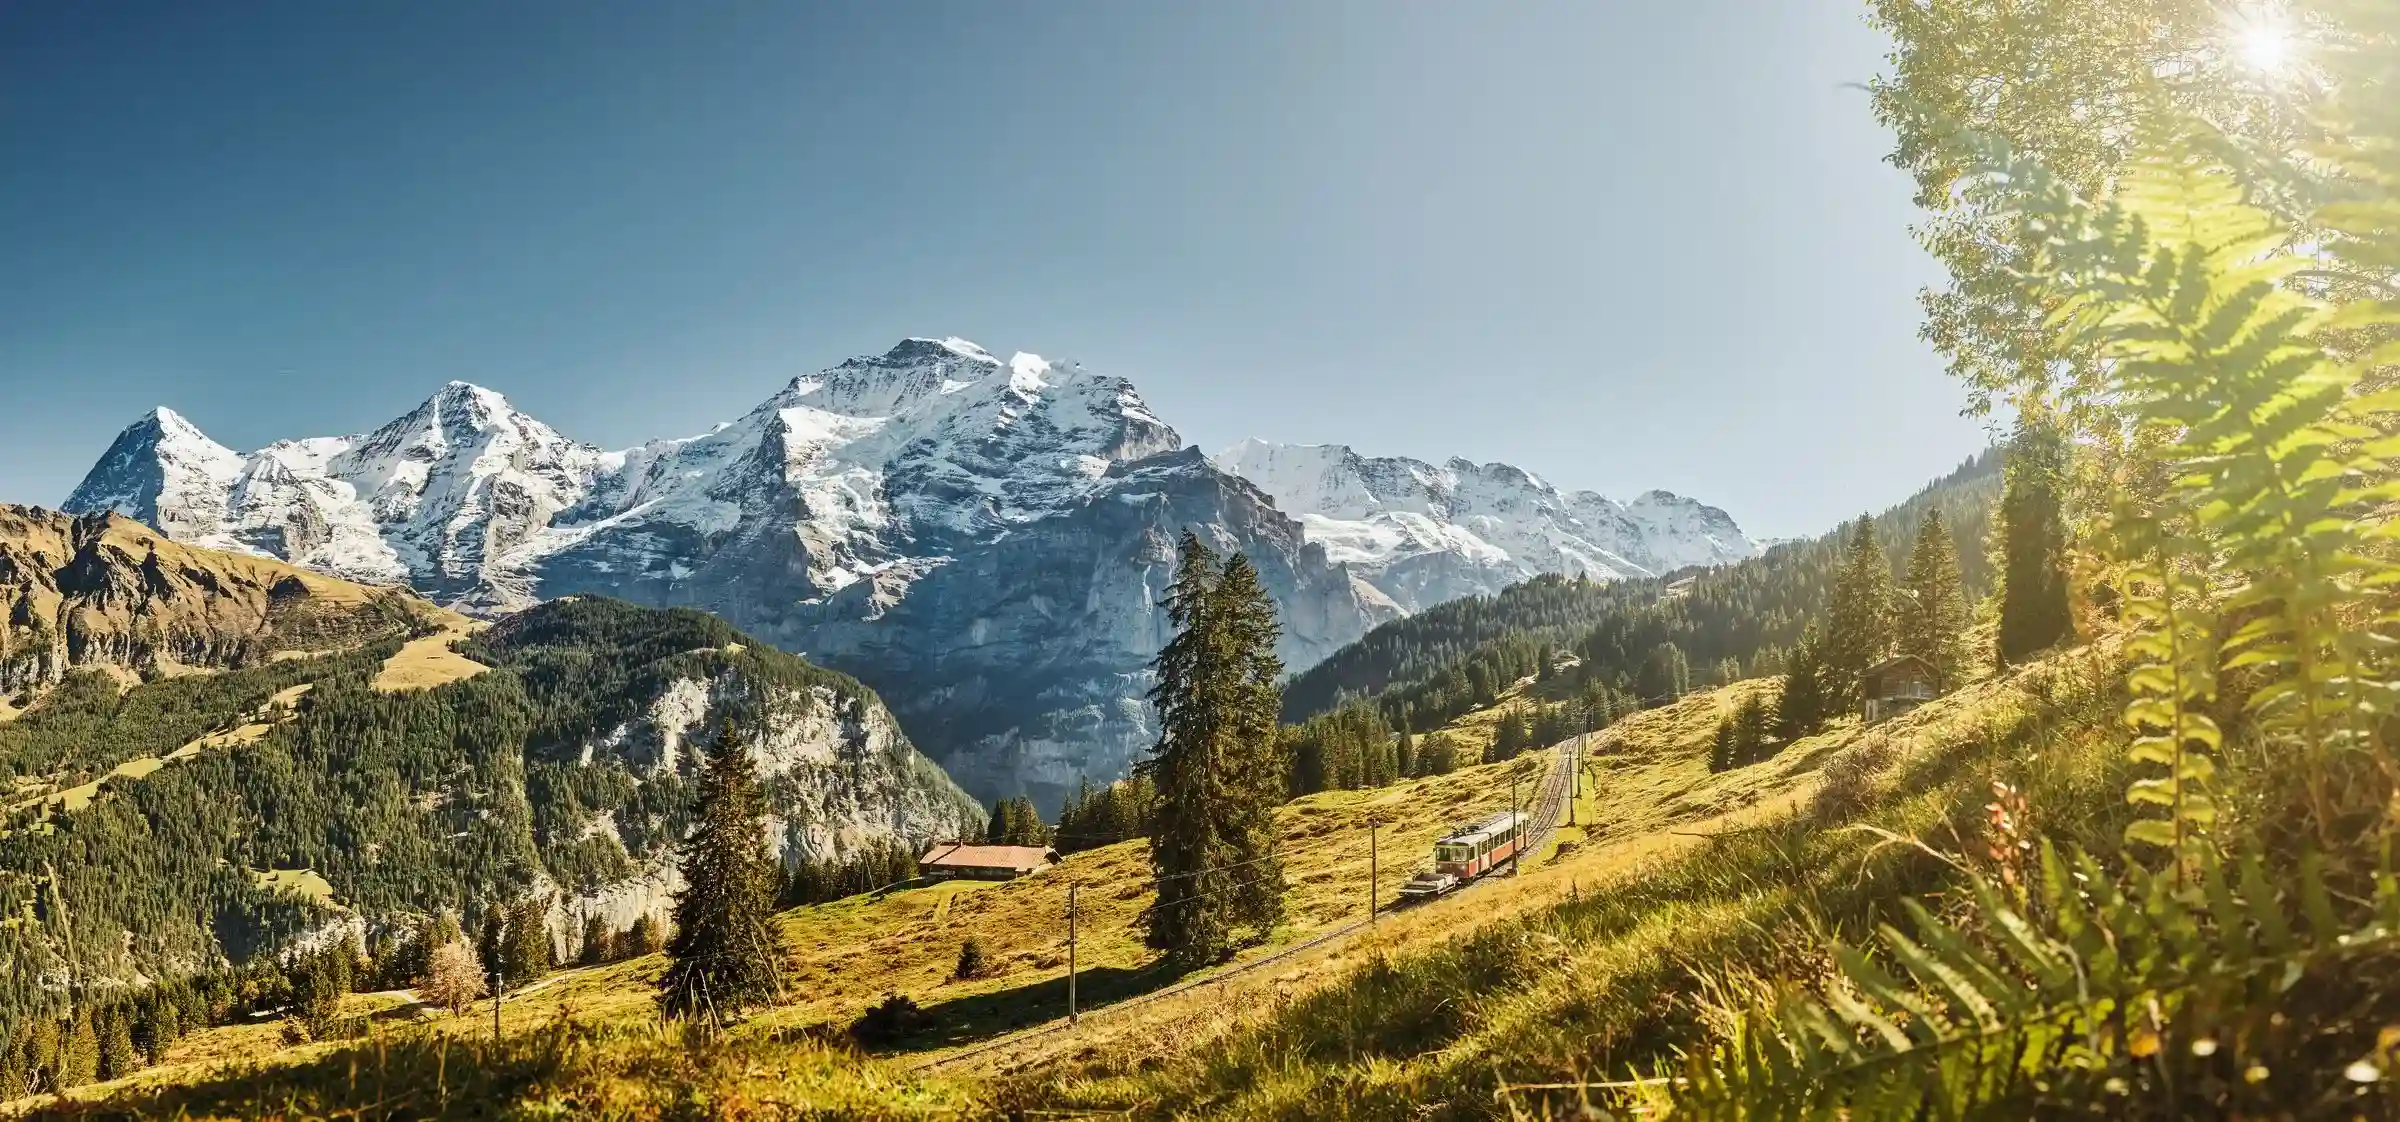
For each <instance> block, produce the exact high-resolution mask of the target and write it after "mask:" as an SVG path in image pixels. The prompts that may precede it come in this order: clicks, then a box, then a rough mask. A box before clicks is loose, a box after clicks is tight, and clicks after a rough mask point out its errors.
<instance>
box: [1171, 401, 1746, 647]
mask: <svg viewBox="0 0 2400 1122" xmlns="http://www.w3.org/2000/svg"><path fill="white" fill-rule="evenodd" d="M1213 462H1214V463H1215V464H1216V465H1217V466H1218V467H1220V468H1222V469H1224V470H1226V471H1229V472H1232V473H1234V474H1236V475H1240V476H1242V477H1243V478H1245V479H1248V480H1250V481H1252V482H1254V483H1256V484H1258V485H1259V487H1260V488H1261V489H1263V490H1265V491H1266V492H1267V493H1268V494H1269V495H1272V496H1274V498H1275V505H1276V507H1277V508H1278V509H1280V510H1282V511H1284V512H1285V513H1287V514H1292V515H1295V516H1297V517H1298V518H1299V519H1300V522H1301V525H1302V526H1303V527H1305V528H1306V532H1307V535H1308V540H1310V541H1312V542H1316V543H1318V544H1320V545H1323V546H1324V547H1325V549H1326V553H1327V556H1329V557H1331V558H1332V559H1333V560H1335V561H1341V562H1347V563H1349V564H1350V565H1352V566H1353V567H1354V568H1356V569H1357V570H1358V571H1359V572H1360V573H1361V574H1362V575H1364V576H1365V577H1366V578H1367V579H1368V580H1369V581H1370V582H1372V583H1373V584H1374V585H1375V587H1376V588H1377V589H1379V590H1381V591H1382V592H1383V593H1384V595H1386V596H1389V597H1391V598H1392V600H1393V601H1394V602H1396V603H1398V604H1399V605H1400V606H1401V607H1403V608H1405V609H1407V610H1409V611H1412V612H1415V611H1423V610H1425V609H1427V608H1430V607H1432V606H1434V605H1436V604H1440V603H1444V602H1446V601H1450V600H1456V599H1459V598H1460V597H1465V596H1488V595H1491V594H1494V593H1497V592H1499V591H1500V590H1501V589H1503V588H1506V587H1508V586H1509V585H1512V584H1515V583H1517V582H1519V581H1522V580H1525V579H1527V578H1530V577H1533V576H1535V575H1538V574H1541V573H1558V574H1562V575H1565V576H1571V577H1590V578H1592V579H1594V580H1600V581H1609V580H1622V579H1628V578H1635V577H1647V576H1657V575H1660V574H1663V573H1667V572H1670V571H1673V570H1676V569H1681V568H1686V567H1689V566H1694V565H1721V564H1725V563H1727V562H1731V561H1738V560H1741V559H1742V558H1745V557H1749V556H1752V555H1753V554H1754V553H1755V552H1756V549H1755V548H1754V547H1753V546H1752V544H1751V542H1750V540H1749V539H1748V538H1745V537H1743V536H1742V532H1741V528H1740V527H1738V526H1736V525H1734V522H1733V518H1732V517H1731V516H1730V515H1727V514H1726V513H1725V512H1724V511H1722V510H1718V509H1717V508H1715V507H1712V506H1705V505H1703V504H1701V503H1697V502H1694V501H1692V500H1690V499H1687V498H1684V497H1682V496H1680V495H1675V494H1671V493H1669V492H1666V491H1651V492H1648V493H1646V494H1644V495H1642V496H1641V497H1640V498H1637V499H1635V500H1634V501H1633V502H1631V503H1627V504H1619V503H1617V502H1614V501H1612V500H1609V499H1607V498H1603V497H1602V496H1600V495H1597V494H1594V493H1592V492H1589V491H1572V492H1569V491H1561V490H1559V489H1558V488H1556V487H1554V486H1552V485H1550V484H1549V483H1546V482H1544V481H1542V480H1541V479H1539V478H1537V477H1535V476H1533V475H1530V474H1527V473H1526V472H1524V471H1521V470H1518V469H1517V468H1514V467H1511V466H1509V465H1507V464H1478V463H1473V462H1470V461H1467V460H1460V459H1453V460H1451V461H1450V462H1448V463H1446V464H1444V465H1442V466H1440V467H1435V466H1433V465H1432V464H1428V463H1425V462H1424V461H1422V460H1412V459H1408V458H1405V457H1368V456H1361V455H1359V454H1358V453H1356V452H1353V451H1351V450H1350V449H1349V448H1348V447H1345V446H1343V445H1339V444H1313V445H1312V444H1270V443H1268V442H1266V441H1262V440H1245V441H1243V442H1241V443H1240V444H1236V445H1234V446H1233V447H1231V448H1228V449H1226V450H1225V451H1223V452H1220V453H1218V454H1217V455H1216V456H1215V457H1214V460H1213Z"/></svg>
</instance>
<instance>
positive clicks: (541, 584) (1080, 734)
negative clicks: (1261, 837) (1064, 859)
mask: <svg viewBox="0 0 2400 1122" xmlns="http://www.w3.org/2000/svg"><path fill="white" fill-rule="evenodd" d="M68 507H69V509H71V510H76V511H85V512H97V511H105V510H114V511H117V512H119V513H123V514H127V515H129V516H132V517H137V518H141V519H144V520H146V521H149V522H151V523H152V524H154V525H157V526H159V527H161V528H162V529H163V530H164V531H165V532H166V533H167V534H168V535H169V536H171V537H174V538H176V539H178V540H182V541H188V542H191V543H193V544H199V545H205V546H208V547H211V548H218V549H224V550H229V551H240V552H247V553H251V554H255V555H259V556H266V557H274V558H278V559H282V560H286V561H289V562H291V563H293V564H297V565H301V566H305V567H308V568H312V569H316V570H318V571H321V572H325V573H330V574H335V575H340V576H345V577H350V578H354V579H362V580H377V581H405V582H406V583H408V584H410V585H412V586H414V587H416V588H417V589H420V590H422V591H424V592H425V593H427V594H428V595H430V596H432V597H434V598H435V599H437V600H438V601H440V602H442V603H444V604H446V605H449V606H451V607H455V608H458V609H461V610H465V611H469V612H474V613H478V614H484V615H497V614H501V613H505V612H508V611H512V610H516V609H520V608H523V607H526V606H528V605H531V604H534V603H536V602H539V601H541V600H545V599H550V598H554V597H559V596H566V595H575V594H592V593H596V594H603V595H608V596H613V597H618V598H621V599H624V600H627V601H631V602H633V603H637V604H643V605H651V606H671V607H672V606H681V607H694V608H701V609H704V610H707V611H710V612H713V613H715V614H717V615H719V616H721V617H723V618H724V619H726V620H728V621H730V622H732V623H733V624H735V625H736V626H738V627H740V628H742V629H743V630H745V631H747V632H749V633H751V634H753V635H756V636H758V637H760V638H762V639H766V640H768V641H771V642H773V643H775V644H777V645H780V646H783V647H785V648H787V649H790V650H794V651H800V652H803V653H805V654H806V655H807V656H808V657H809V658H811V659H814V660H816V661H818V662H821V663H823V664H825V665H828V666H832V667H836V668H838V669H842V670H845V671H848V672H851V673H854V674H856V675H857V676H859V677H860V678H862V679H864V680H865V681H866V682H867V683H868V684H870V685H872V686H874V687H875V688H876V689H878V690H880V691H882V693H883V694H884V695H885V696H887V697H889V698H891V699H892V701H893V703H894V704H895V705H896V706H897V707H898V708H899V711H900V716H901V718H902V719H903V720H904V721H905V722H906V723H907V725H908V727H909V728H910V730H911V731H912V732H913V734H914V735H915V737H916V738H917V741H918V742H919V743H920V744H922V745H924V746H925V748H926V749H927V751H929V752H930V753H932V754H933V755H934V756H935V757H936V758H937V759H939V760H940V761H941V762H942V763H943V764H944V766H945V767H947V768H948V769H949V771H950V772H951V774H953V775H955V776H957V777H958V779H959V780H960V781H961V782H962V783H964V784H965V785H966V786H967V787H968V789H970V790H973V791H975V792H977V793H978V794H980V795H983V796H985V797H991V796H995V795H1000V794H1005V793H1013V792H1019V791H1024V792H1029V793H1032V794H1035V795H1036V796H1037V797H1039V798H1042V799H1043V800H1045V801H1047V802H1053V803H1054V802H1056V801H1057V800H1058V799H1061V798H1063V797H1064V793H1065V792H1066V791H1067V790H1069V789H1070V788H1071V787H1072V786H1073V785H1074V783H1075V782H1076V781H1077V779H1079V778H1080V777H1083V776H1086V775H1089V776H1092V777H1094V778H1109V777H1114V776H1116V775H1119V774H1122V773H1123V772H1124V770H1125V769H1126V768H1127V766H1128V765H1129V764H1130V762H1131V761H1132V760H1133V758H1134V757H1135V756H1136V755H1137V754H1139V753H1140V752H1142V751H1143V750H1145V749H1146V748H1147V747H1148V746H1149V745H1150V743H1151V741H1152V740H1153V738H1154V735H1155V729H1154V727H1153V722H1152V717H1151V714H1150V709H1149V704H1148V702H1147V700H1146V699H1145V696H1144V695H1145V691H1146V690H1147V689H1148V686H1149V681H1148V677H1147V673H1148V671H1147V665H1148V662H1149V660H1150V658H1151V656H1152V655H1154V654H1155V653H1156V651H1157V650H1158V648H1159V646H1160V645H1161V644H1162V643H1163V642H1164V640H1165V638H1166V634H1167V630H1168V629H1167V624H1166V621H1165V618H1164V616H1163V614H1162V612H1161V611H1160V609H1159V606H1158V602H1159V600H1160V598H1161V596H1162V594H1163V592H1164V589H1165V586H1166V583H1167V579H1168V577H1169V575H1170V572H1169V570H1170V569H1171V567H1172V557H1173V546H1174V541H1175V539H1176V537H1177V536H1178V535H1179V534H1181V533H1182V532H1183V531H1184V530H1185V529H1187V528H1189V529H1195V530H1197V531H1199V532H1200V533H1201V534H1202V535H1203V536H1204V537H1205V538H1207V539H1209V541H1210V542H1211V544H1212V545H1214V546H1215V547H1217V548H1218V549H1220V550H1234V549H1238V550H1241V551H1242V552H1244V553H1245V554H1247V555H1248V556H1249V557H1250V559H1251V560H1252V561H1254V562H1256V563H1257V565H1258V567H1259V569H1260V571H1261V573H1262V575H1263V576H1264V577H1265V580H1266V583H1267V586H1268V589H1269V591H1270V592H1271V593H1272V595H1273V596H1274V597H1275V599H1276V601H1277V604H1278V605H1279V607H1280V608H1281V610H1282V614H1283V621H1284V633H1283V641H1282V644H1281V646H1280V648H1279V653H1280V654H1281V655H1282V657H1283V658H1284V660H1285V662H1286V663H1287V664H1288V665H1290V666H1292V667H1295V668H1297V667H1303V666H1306V665H1308V664H1310V663H1313V662H1315V661H1316V660H1317V659H1319V658H1322V657H1323V656H1324V655H1326V654H1327V653H1329V652H1331V651H1333V650H1335V649H1337V648H1339V647H1340V646H1341V645H1343V644H1344V643H1347V642H1349V641H1351V640H1352V639H1355V638H1357V637H1358V636H1360V635H1361V634H1364V633H1365V632H1366V630H1367V629H1368V628H1369V627H1372V626H1373V625H1374V624H1376V623H1377V622H1380V621H1382V620H1385V619H1389V618H1393V617H1395V616H1397V615H1398V614H1399V609H1398V607H1397V606H1396V605H1394V604H1393V603H1392V602H1391V601H1390V599H1389V598H1388V597H1386V596H1384V595H1383V594H1382V593H1381V592H1379V591H1378V590H1377V589H1376V588H1375V587H1374V586H1372V585H1371V584H1368V583H1367V582H1365V581H1363V580H1359V579H1356V578H1355V577H1354V576H1353V574H1352V573H1351V572H1349V571H1348V569H1347V568H1345V567H1344V566H1341V565H1338V564H1335V563H1333V562H1331V561H1330V560H1328V558H1327V557H1326V554H1325V551H1324V550H1323V549H1322V548H1321V547H1319V546H1317V545H1315V544H1313V543H1311V542H1309V541H1308V540H1307V538H1306V536H1305V534H1304V533H1303V531H1302V528H1301V526H1300V524H1299V523H1298V522H1296V521H1294V520H1293V519H1291V518H1289V517H1287V516H1286V515H1284V514H1282V513H1281V512H1279V511H1278V510H1276V509H1275V507H1274V505H1273V503H1272V502H1271V501H1270V500H1269V499H1268V498H1267V496H1266V495H1265V494H1263V493H1261V492H1260V491H1259V489H1258V488H1257V487H1255V486H1253V485H1252V484H1250V483H1249V482H1248V481H1246V480H1244V479H1242V478H1240V477H1239V476H1236V475H1233V474H1230V473H1227V472H1225V471H1223V470H1220V469H1219V468H1217V467H1216V466H1215V465H1213V464H1211V463H1210V462H1209V461H1208V459H1207V458H1206V457H1205V456H1203V455H1201V454H1200V453H1198V452H1197V451H1196V450H1192V449H1188V448H1185V447H1184V444H1183V440H1182V438H1181V437H1180V436H1178V435H1177V434H1176V433H1175V431H1174V430H1173V429H1172V428H1169V427H1168V426H1167V425H1166V424H1165V423H1164V422H1163V421H1161V420H1159V419H1158V418H1157V417H1156V416H1155V415H1153V414H1152V413H1151V412H1150V410H1149V408H1148V407H1147V406H1146V405H1145V404H1144V402H1143V401H1142V399H1141V397H1140V395H1139V394H1138V393H1137V392H1136V391H1135V389H1134V387H1133V385H1132V384H1131V383H1130V382H1128V381H1126V380H1125V379H1122V378H1116V377H1109V376H1105V375H1100V374H1096V373H1092V372H1089V371H1086V370H1084V369H1082V368H1081V367H1079V366H1074V365H1071V364H1063V363H1053V362H1049V361H1046V360H1044V359H1041V358H1039V357H1037V356H1033V355H1026V354H1019V355H1016V356H1014V357H1013V358H1010V359H1008V360H1005V361H1004V360H1002V359H1000V358H997V357H995V356H993V355H992V354H990V353H987V352H985V351H984V350H982V349H981V348H979V347H976V346H975V345H974V344H972V343H968V342H965V341H963V340H957V339H944V340H933V339H911V340H907V341H905V342H902V343H901V344H899V345H898V346H896V347H893V348H892V349H891V350H890V351H888V352H886V353H884V354H882V355H876V356H870V357H862V358H857V359H852V360H850V361H848V362H844V363H842V364H840V365H838V366H835V367H832V368H830V369H827V370H823V371H820V372H818V373H815V374H809V375H804V376H802V377H799V378H795V379H793V380H792V381H791V383H789V384H788V385H786V386H785V387H783V388H782V389H781V390H779V391H778V392H777V393H775V394H774V395H773V396H772V397H770V398H768V399H767V400H766V401H764V402H762V403H760V404H759V405H758V406H757V407H756V408H754V409H752V410H751V411H750V412H748V413H747V414H745V415H743V416H742V417H741V418H739V419H737V420H735V421H733V422H731V423H729V424H725V425H722V426H719V427H718V428H716V429H715V430H713V431H711V432H709V433H707V434H704V435H701V436H697V437H693V438H689V439H683V440H663V441H654V442H651V443H649V444H645V445H642V446H640V447H638V448H631V449H625V450H621V451H604V450H602V449H599V448H597V447H594V446H591V445H588V444H584V443H581V442H577V441H574V440H571V439H568V438H566V437H563V436H561V435H559V434H558V433H557V432H555V431H554V430H552V429H551V428H549V427H548V426H546V425H544V424H542V423H541V422H539V421H536V420H534V419H532V418H530V417H527V416H526V415H524V414H522V413H519V412H517V411H516V410H515V409H513V408H512V407H510V406H509V404H508V402H507V401H506V400H505V399H503V398H502V397H501V396H500V395H498V394H496V393H493V392H491V391H489V390H486V389H482V388H480V387H476V386H472V385H468V384H466V383H463V382H453V383H451V384H449V385H447V386H445V387H443V388H442V389H441V391H440V392H438V393H436V394H435V395H434V396H433V397H432V398H431V399H429V400H428V401H426V402H425V403H424V404H423V405H422V406H419V407H418V408H417V409H415V410H413V411H411V412H410V413H409V414H408V415H407V416H405V417H402V418H400V419H398V420H396V421H393V422H392V423H391V424H388V425H385V426H384V427H383V428H381V429H378V430H376V431H375V432H373V433H368V434H365V435H361V436H349V437H328V438H312V439H305V440H290V441H283V442H280V443H277V444H273V445H269V446H268V447H266V448H263V449H260V450H258V451H256V452H252V453H248V454H246V455H245V454H240V453H235V452H232V451H230V450H228V449H225V448H223V447H222V446H220V445H217V444H216V443H215V442H213V441H211V440H209V439H208V438H207V437H206V436H205V435H204V434H202V433H200V431H199V430H198V429H197V428H194V427H193V426H192V425H191V424H189V423H188V422H186V421H184V420H183V419H182V418H181V417H179V416H177V415H176V414H174V413H173V412H171V411H169V410H165V409H161V410H158V411H156V412H154V413H152V414H151V415H149V416H147V417H145V418H143V419H142V420H141V421H139V422H137V423H136V424H134V425H133V426H132V427H130V428H128V429H127V430H125V432H124V433H123V434H122V435H120V436H119V437H118V439H117V441H116V443H115V444H114V445H113V446H112V447H111V448H110V449H109V450H108V452H107V454H106V455H104V456H103V457H102V458H101V461H100V463H99V464H98V465H97V466H95V467H94V468H93V470H92V472H91V474H90V475H89V477H87V478H86V479H85V480H84V482H83V483H82V485H81V486H79V487H78V488H77V489H76V491H75V493H74V495H73V496H72V498H71V499H70V500H69V502H68Z"/></svg>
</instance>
